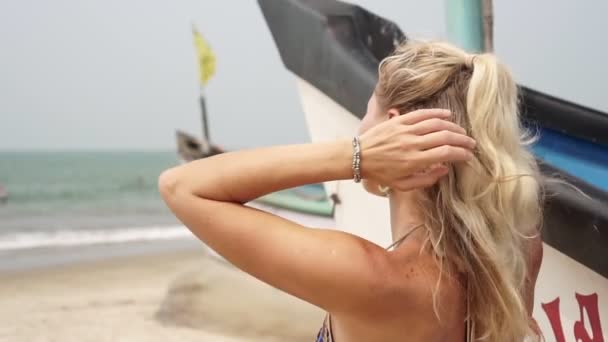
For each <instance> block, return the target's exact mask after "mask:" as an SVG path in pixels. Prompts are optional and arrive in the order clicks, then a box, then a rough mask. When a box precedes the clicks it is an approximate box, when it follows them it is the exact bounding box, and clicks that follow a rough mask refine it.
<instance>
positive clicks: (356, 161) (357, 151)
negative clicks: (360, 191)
mask: <svg viewBox="0 0 608 342" xmlns="http://www.w3.org/2000/svg"><path fill="white" fill-rule="evenodd" d="M352 168H353V179H354V181H355V183H359V182H361V141H360V140H359V137H358V136H355V137H354V138H353V167H352Z"/></svg>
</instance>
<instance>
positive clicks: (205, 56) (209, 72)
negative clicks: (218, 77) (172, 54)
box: [192, 27, 215, 85]
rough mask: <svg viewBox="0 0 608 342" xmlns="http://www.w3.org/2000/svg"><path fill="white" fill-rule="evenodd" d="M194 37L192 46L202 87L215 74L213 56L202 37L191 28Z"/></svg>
mask: <svg viewBox="0 0 608 342" xmlns="http://www.w3.org/2000/svg"><path fill="white" fill-rule="evenodd" d="M192 34H193V36H194V46H195V47H196V52H197V55H198V65H199V72H200V81H201V84H202V85H205V84H207V81H209V79H210V78H211V77H212V76H213V74H215V55H214V54H213V51H211V47H209V44H207V42H206V41H205V39H204V38H203V36H202V35H201V34H200V33H199V32H198V31H197V30H196V29H195V28H194V27H192Z"/></svg>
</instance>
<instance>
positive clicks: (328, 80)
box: [258, 0, 608, 341]
mask: <svg viewBox="0 0 608 342" xmlns="http://www.w3.org/2000/svg"><path fill="white" fill-rule="evenodd" d="M258 2H259V4H260V7H261V8H262V12H263V14H264V17H265V19H266V22H267V24H268V26H269V28H270V31H271V33H272V35H273V37H274V40H275V43H276V45H277V48H278V50H279V53H280V55H281V58H282V60H283V62H284V64H285V66H286V67H287V69H289V70H290V71H291V72H293V73H294V75H295V78H296V82H297V86H298V91H299V94H300V97H301V102H302V106H303V109H304V113H305V115H306V121H307V125H308V128H309V131H310V135H311V137H312V140H313V141H325V140H331V139H336V138H349V137H352V136H353V135H354V134H355V133H356V129H357V126H358V124H359V121H360V119H361V117H362V113H365V108H366V102H367V99H368V97H369V95H370V94H371V92H372V89H373V87H374V85H375V83H376V81H377V66H378V63H379V61H380V60H381V59H382V58H384V57H385V56H387V55H388V54H389V53H390V52H391V51H392V50H393V49H394V46H395V44H397V43H399V42H402V41H404V40H405V39H406V37H405V35H404V34H403V33H402V32H401V30H400V29H399V27H398V26H397V25H396V24H395V23H393V22H390V21H388V20H386V19H384V18H381V17H379V16H377V15H375V14H373V13H371V12H369V11H367V10H365V9H363V8H361V7H358V6H354V5H351V4H347V3H343V2H340V1H335V0H322V1H321V0H282V1H275V0H258ZM520 89H521V93H522V96H523V97H522V106H523V108H522V109H523V113H524V119H525V120H526V122H529V123H531V124H533V125H535V126H538V127H539V128H540V134H541V136H540V141H539V142H538V144H537V145H536V146H535V147H534V150H535V152H536V154H537V156H538V157H539V158H541V160H540V161H541V162H542V168H543V172H544V173H545V174H550V175H552V176H553V175H556V174H557V175H559V176H561V177H563V178H565V179H566V180H567V181H569V182H571V183H573V184H574V185H576V186H578V187H579V188H580V189H581V190H582V191H583V192H585V193H586V194H587V195H588V197H585V196H582V195H581V194H580V193H578V192H577V191H575V190H573V189H572V188H569V187H565V186H560V185H558V184H548V191H549V192H550V193H551V196H550V197H549V199H548V201H547V203H546V208H545V224H544V228H543V232H542V235H543V240H544V243H545V248H544V250H545V253H544V260H543V264H542V268H541V272H540V276H539V280H538V283H537V292H536V298H535V301H536V302H535V308H534V316H535V317H536V319H537V321H538V322H539V324H540V326H541V329H542V330H543V332H544V334H545V337H546V338H547V340H548V341H552V340H556V341H579V340H582V341H604V338H603V331H604V330H603V329H608V193H607V190H608V184H607V182H608V134H607V133H608V114H606V113H601V112H599V111H596V110H593V109H590V108H585V107H583V106H579V105H577V104H574V103H571V102H567V101H564V100H561V99H558V98H555V97H552V96H548V95H546V94H543V93H541V92H539V91H536V90H532V89H529V88H526V87H523V86H522V87H520ZM324 185H325V190H326V191H327V193H328V195H330V196H332V197H333V198H337V199H339V204H337V205H336V207H335V214H334V218H335V220H336V225H337V226H338V227H340V228H343V229H347V230H348V231H349V232H351V233H354V234H357V235H360V236H362V237H365V238H367V239H369V240H371V241H374V242H377V243H379V244H381V245H387V244H388V243H389V242H390V236H389V232H390V223H389V217H388V215H387V213H388V203H387V201H386V199H383V198H380V197H376V196H370V195H368V194H367V193H365V191H364V190H363V189H362V187H361V186H359V185H358V184H356V183H353V182H352V181H338V182H328V183H325V184H324ZM370 227H374V228H373V229H370ZM552 337H554V338H552Z"/></svg>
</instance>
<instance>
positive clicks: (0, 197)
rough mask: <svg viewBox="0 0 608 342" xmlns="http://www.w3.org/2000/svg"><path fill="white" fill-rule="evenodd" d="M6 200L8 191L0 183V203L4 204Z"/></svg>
mask: <svg viewBox="0 0 608 342" xmlns="http://www.w3.org/2000/svg"><path fill="white" fill-rule="evenodd" d="M7 201H8V192H7V191H6V188H5V187H4V185H2V184H0V203H1V204H4V203H6V202H7Z"/></svg>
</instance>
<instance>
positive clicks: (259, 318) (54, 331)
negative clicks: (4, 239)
mask: <svg viewBox="0 0 608 342" xmlns="http://www.w3.org/2000/svg"><path fill="white" fill-rule="evenodd" d="M0 303H1V305H0V322H2V324H1V325H0V341H11V342H13V341H28V342H29V341H36V342H38V341H61V342H69V341H78V342H84V341H152V342H154V341H184V342H187V341H215V342H239V341H268V342H272V341H277V342H278V341H303V342H304V341H312V340H313V339H314V335H315V333H316V329H318V327H319V325H320V323H321V320H322V317H323V313H322V312H321V311H320V310H319V309H317V308H315V307H312V306H310V305H308V304H306V303H304V302H302V301H300V300H298V299H295V298H293V297H291V296H288V295H285V294H283V293H281V292H280V291H278V290H276V289H273V288H271V287H269V286H267V285H265V284H263V283H261V282H259V281H257V280H256V279H254V278H252V277H250V276H248V275H246V274H244V273H243V272H241V271H239V270H237V269H235V268H234V267H232V266H231V265H228V264H227V263H225V262H224V261H222V260H219V259H217V258H215V257H212V256H210V255H209V254H208V253H207V252H206V251H205V249H204V248H202V247H200V248H187V249H184V250H178V251H160V252H159V251H156V252H154V253H152V254H143V255H142V254H140V255H131V256H124V255H123V256H114V257H112V258H110V259H102V260H87V261H84V262H78V263H69V264H66V265H54V266H49V267H44V268H36V269H29V270H13V271H5V272H3V273H0Z"/></svg>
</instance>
